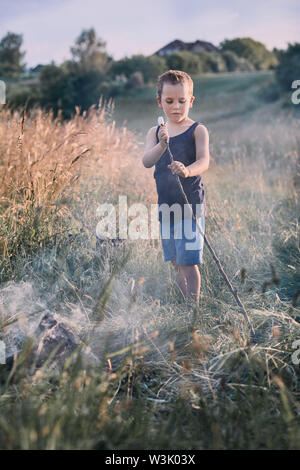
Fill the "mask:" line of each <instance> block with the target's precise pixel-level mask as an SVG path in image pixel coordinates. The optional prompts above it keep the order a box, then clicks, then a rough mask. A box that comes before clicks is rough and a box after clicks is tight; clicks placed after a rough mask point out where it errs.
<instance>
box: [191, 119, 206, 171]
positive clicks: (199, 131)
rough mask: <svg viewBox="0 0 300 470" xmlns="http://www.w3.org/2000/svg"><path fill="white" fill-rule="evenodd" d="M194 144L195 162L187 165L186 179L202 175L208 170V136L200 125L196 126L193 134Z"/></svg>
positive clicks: (204, 128)
mask: <svg viewBox="0 0 300 470" xmlns="http://www.w3.org/2000/svg"><path fill="white" fill-rule="evenodd" d="M194 136H195V144H196V161H195V162H194V163H191V165H188V166H187V167H186V168H187V169H188V171H189V174H188V176H187V177H190V176H197V175H201V174H202V173H204V172H205V171H206V170H208V168H209V159H210V154H209V134H208V130H207V129H206V127H205V126H203V125H202V124H198V126H197V127H196V129H195V132H194Z"/></svg>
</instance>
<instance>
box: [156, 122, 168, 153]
mask: <svg viewBox="0 0 300 470" xmlns="http://www.w3.org/2000/svg"><path fill="white" fill-rule="evenodd" d="M157 137H158V140H159V143H160V145H161V146H162V148H166V146H167V142H169V133H168V128H167V126H166V125H165V124H164V125H161V126H160V127H159V131H158V134H157Z"/></svg>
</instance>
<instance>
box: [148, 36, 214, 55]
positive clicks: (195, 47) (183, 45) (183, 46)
mask: <svg viewBox="0 0 300 470" xmlns="http://www.w3.org/2000/svg"><path fill="white" fill-rule="evenodd" d="M218 50H219V48H218V47H216V46H214V45H213V44H212V43H211V42H207V41H199V40H197V41H195V42H184V41H180V39H175V41H172V42H170V43H169V44H167V45H166V46H164V47H162V48H161V49H159V50H158V51H156V52H155V53H154V54H157V55H159V56H161V57H163V56H166V55H170V54H173V53H174V52H178V51H189V52H203V51H205V52H213V51H218Z"/></svg>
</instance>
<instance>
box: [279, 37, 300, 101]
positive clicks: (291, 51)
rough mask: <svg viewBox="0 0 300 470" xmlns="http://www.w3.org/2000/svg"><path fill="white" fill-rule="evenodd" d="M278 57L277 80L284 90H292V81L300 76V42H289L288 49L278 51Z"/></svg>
mask: <svg viewBox="0 0 300 470" xmlns="http://www.w3.org/2000/svg"><path fill="white" fill-rule="evenodd" d="M278 58H279V64H278V67H277V68H276V70H275V76H276V79H277V82H278V84H279V85H280V87H281V88H282V90H284V91H290V92H291V90H292V89H291V85H292V82H293V81H294V80H297V79H298V80H299V78H300V43H299V42H298V43H297V42H296V43H294V44H290V43H289V44H288V47H287V49H286V50H280V51H278Z"/></svg>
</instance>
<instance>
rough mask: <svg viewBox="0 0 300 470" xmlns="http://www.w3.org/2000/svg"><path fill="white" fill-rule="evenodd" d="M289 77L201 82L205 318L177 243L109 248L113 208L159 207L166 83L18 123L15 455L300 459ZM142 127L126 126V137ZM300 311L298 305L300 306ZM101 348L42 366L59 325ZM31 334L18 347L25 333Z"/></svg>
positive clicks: (6, 223)
mask: <svg viewBox="0 0 300 470" xmlns="http://www.w3.org/2000/svg"><path fill="white" fill-rule="evenodd" d="M273 84H274V79H273V75H272V74H271V73H265V72H263V73H247V74H219V75H218V76H215V75H211V76H205V77H203V78H201V77H199V78H195V89H194V95H195V96H196V100H195V104H194V106H193V109H192V112H191V113H190V117H191V118H192V119H194V120H197V121H200V122H202V123H203V124H205V125H206V126H207V128H208V130H209V132H210V141H211V164H210V168H209V170H208V171H207V172H206V173H205V174H204V175H203V181H204V185H205V189H206V194H207V205H208V207H207V208H208V215H207V218H206V236H207V237H208V239H209V241H210V243H211V245H212V246H213V248H214V250H215V252H216V254H217V256H218V257H219V258H220V261H221V263H222V265H223V267H224V270H225V271H226V273H227V275H228V277H229V279H230V280H231V282H232V284H233V286H234V288H236V289H237V291H238V293H239V295H240V297H241V299H242V301H243V303H244V305H245V308H246V310H247V312H248V314H249V316H250V318H251V321H252V323H253V325H254V328H255V330H256V333H257V337H258V344H256V345H251V344H250V343H249V331H248V328H247V324H246V323H245V321H244V318H243V315H242V314H241V312H240V310H239V308H238V306H237V304H236V303H235V301H234V298H233V296H232V295H231V294H230V292H229V290H228V288H227V286H226V285H225V283H224V281H223V279H222V278H221V275H220V273H219V271H218V268H217V266H216V263H215V261H214V260H213V259H212V256H211V255H210V253H209V251H208V250H207V249H206V248H205V247H204V263H203V264H202V265H201V266H200V273H201V299H200V305H199V308H198V309H196V308H191V307H188V306H187V305H186V304H184V303H183V302H182V300H181V297H180V295H179V292H178V289H177V285H176V280H175V275H174V272H173V271H172V268H171V267H170V266H169V263H164V261H163V257H162V250H161V246H160V241H159V240H142V239H138V240H124V241H123V242H122V243H121V244H119V245H116V246H114V245H113V244H111V243H110V242H106V243H103V244H101V245H97V244H96V237H95V229H96V225H97V221H98V218H97V214H96V209H97V206H98V205H99V203H103V202H110V203H112V204H117V202H118V198H119V196H120V195H126V196H127V197H128V205H130V204H132V203H135V202H143V203H144V204H147V205H149V206H150V204H151V203H156V202H157V200H156V192H155V184H154V180H153V169H150V170H149V169H145V168H144V167H143V165H142V163H141V155H142V153H143V148H144V139H145V135H146V132H147V130H148V129H149V127H151V126H154V125H156V122H157V117H158V116H159V115H160V114H161V110H160V109H159V108H158V107H157V105H156V102H155V90H154V89H153V88H146V89H144V90H140V91H139V92H138V93H137V95H136V96H135V97H133V96H132V97H130V98H126V99H125V98H122V99H118V100H116V101H115V103H114V105H113V106H112V107H111V106H108V105H107V103H106V104H105V103H100V106H99V108H94V109H91V110H90V111H89V113H87V114H86V115H85V116H80V115H79V113H77V114H76V115H75V116H74V118H73V119H72V120H70V121H69V122H62V121H60V118H59V117H58V118H57V119H56V120H52V116H51V114H48V115H47V114H45V113H43V112H41V111H34V112H33V113H32V115H30V116H27V117H26V119H25V120H24V119H23V122H22V116H20V115H19V114H18V113H13V114H12V113H10V112H9V111H7V110H5V109H2V110H1V113H0V173H1V179H2V181H3V184H2V186H1V227H0V230H1V233H0V235H1V239H0V253H1V265H0V276H1V286H0V288H1V297H0V299H1V303H0V316H1V332H2V339H3V340H4V341H5V342H6V344H7V350H8V352H9V353H10V354H13V353H15V361H14V366H13V368H12V369H11V370H10V371H9V370H8V369H7V367H6V366H5V365H2V366H0V368H1V380H0V410H1V412H0V448H1V449H186V450H192V449H194V450H195V449H299V448H300V431H299V429H300V428H299V424H300V416H299V412H300V401H299V379H300V373H299V364H298V363H297V362H299V361H298V357H299V352H297V351H298V350H297V348H298V349H299V346H297V344H295V341H296V340H300V322H299V320H300V311H299V310H300V309H299V300H298V301H297V298H298V297H297V296H298V292H299V289H300V262H299V214H300V211H299V178H297V171H298V172H299V163H300V160H299V152H300V136H299V131H298V128H299V120H298V119H297V118H296V117H295V114H294V113H292V112H291V110H290V109H287V108H284V107H281V102H280V101H268V100H267V99H265V100H264V99H263V94H264V92H265V91H266V90H269V89H270V88H271V87H272V86H273ZM124 126H126V127H124ZM297 302H298V303H297ZM47 311H50V312H55V313H56V314H57V315H59V317H60V318H62V319H63V320H64V321H65V322H67V323H68V324H69V325H70V327H71V328H73V330H74V331H76V333H77V334H78V336H79V337H80V340H81V342H82V344H83V345H89V346H90V348H91V350H92V351H93V353H94V354H95V355H96V356H97V357H98V358H99V360H100V362H99V363H98V364H97V365H95V364H93V363H89V362H86V361H84V360H83V358H82V356H81V354H80V352H78V354H74V357H73V358H71V359H70V360H69V361H67V362H66V363H65V364H64V367H63V369H62V370H59V371H56V370H55V369H53V368H52V367H51V362H49V363H45V364H44V367H42V368H39V369H38V370H36V369H35V367H34V364H32V362H31V359H30V358H31V355H30V352H31V350H32V347H33V344H34V341H35V336H34V331H35V328H36V326H37V324H38V321H39V320H40V318H41V316H42V315H43V314H44V313H45V312H47ZM16 339H17V340H18V341H17V340H16Z"/></svg>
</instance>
